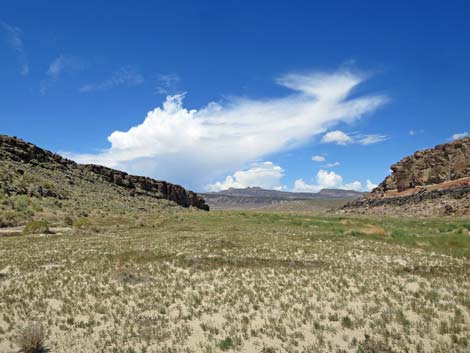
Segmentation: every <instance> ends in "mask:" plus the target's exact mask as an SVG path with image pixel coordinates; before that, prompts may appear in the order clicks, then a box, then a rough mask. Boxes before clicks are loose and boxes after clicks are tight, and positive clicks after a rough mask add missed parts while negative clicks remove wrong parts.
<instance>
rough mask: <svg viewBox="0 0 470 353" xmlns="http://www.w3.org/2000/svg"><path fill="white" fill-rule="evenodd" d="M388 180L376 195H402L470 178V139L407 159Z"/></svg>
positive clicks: (435, 148)
mask: <svg viewBox="0 0 470 353" xmlns="http://www.w3.org/2000/svg"><path fill="white" fill-rule="evenodd" d="M390 169H391V170H392V174H391V175H390V176H388V177H387V178H386V179H385V180H384V181H383V182H382V183H381V184H380V185H379V186H378V187H377V188H376V189H375V190H374V191H373V193H374V194H380V193H384V192H387V191H390V190H395V189H396V190H397V191H398V192H401V191H404V190H407V189H411V188H415V187H417V186H426V185H433V184H440V183H444V182H448V181H452V180H457V179H461V178H465V177H470V137H466V138H463V139H460V140H457V141H453V142H451V143H446V144H442V145H437V146H436V147H434V148H430V149H427V150H423V151H418V152H416V153H414V154H413V155H412V156H408V157H405V158H403V159H402V160H401V161H400V162H398V163H395V164H394V165H392V166H391V167H390Z"/></svg>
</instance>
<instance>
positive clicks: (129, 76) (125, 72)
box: [79, 66, 144, 93]
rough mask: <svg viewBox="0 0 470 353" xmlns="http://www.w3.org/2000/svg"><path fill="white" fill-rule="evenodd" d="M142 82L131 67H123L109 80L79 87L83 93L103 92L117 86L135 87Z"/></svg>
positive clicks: (141, 77) (140, 77) (141, 78)
mask: <svg viewBox="0 0 470 353" xmlns="http://www.w3.org/2000/svg"><path fill="white" fill-rule="evenodd" d="M143 82H144V77H143V76H142V75H141V74H140V73H139V72H138V71H137V69H136V68H134V67H133V66H123V67H121V68H119V69H118V70H117V71H115V72H114V73H113V74H112V75H111V77H110V78H108V79H105V80H103V81H98V82H93V83H89V84H86V85H84V86H82V87H80V89H79V91H80V92H83V93H87V92H94V91H105V90H108V89H111V88H115V87H119V86H127V87H132V86H137V85H140V84H142V83H143Z"/></svg>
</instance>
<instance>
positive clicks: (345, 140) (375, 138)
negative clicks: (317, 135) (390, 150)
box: [321, 130, 388, 146]
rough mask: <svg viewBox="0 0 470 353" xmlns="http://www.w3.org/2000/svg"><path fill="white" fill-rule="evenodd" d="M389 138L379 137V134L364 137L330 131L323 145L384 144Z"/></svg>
mask: <svg viewBox="0 0 470 353" xmlns="http://www.w3.org/2000/svg"><path fill="white" fill-rule="evenodd" d="M387 139H388V137H387V136H386V135H379V134H371V135H363V134H357V133H355V134H346V133H345V132H343V131H341V130H334V131H329V132H327V133H326V134H325V135H323V137H322V139H321V142H323V143H334V144H337V145H342V146H344V145H349V144H352V143H357V144H360V145H372V144H374V143H378V142H382V141H385V140H387Z"/></svg>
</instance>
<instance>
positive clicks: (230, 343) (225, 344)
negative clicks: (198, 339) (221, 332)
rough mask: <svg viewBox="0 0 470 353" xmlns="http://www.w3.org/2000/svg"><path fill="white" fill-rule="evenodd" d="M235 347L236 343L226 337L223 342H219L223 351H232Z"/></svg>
mask: <svg viewBox="0 0 470 353" xmlns="http://www.w3.org/2000/svg"><path fill="white" fill-rule="evenodd" d="M234 347H235V342H234V341H233V339H232V337H226V338H225V339H223V340H222V341H220V342H219V348H220V349H221V350H223V351H226V350H229V349H232V348H234Z"/></svg>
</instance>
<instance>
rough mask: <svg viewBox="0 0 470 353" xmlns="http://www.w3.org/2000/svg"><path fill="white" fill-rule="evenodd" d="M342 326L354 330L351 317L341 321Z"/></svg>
mask: <svg viewBox="0 0 470 353" xmlns="http://www.w3.org/2000/svg"><path fill="white" fill-rule="evenodd" d="M341 325H342V326H343V327H346V328H350V329H352V328H353V326H354V323H353V321H352V320H351V318H350V317H349V316H343V318H342V319H341Z"/></svg>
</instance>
